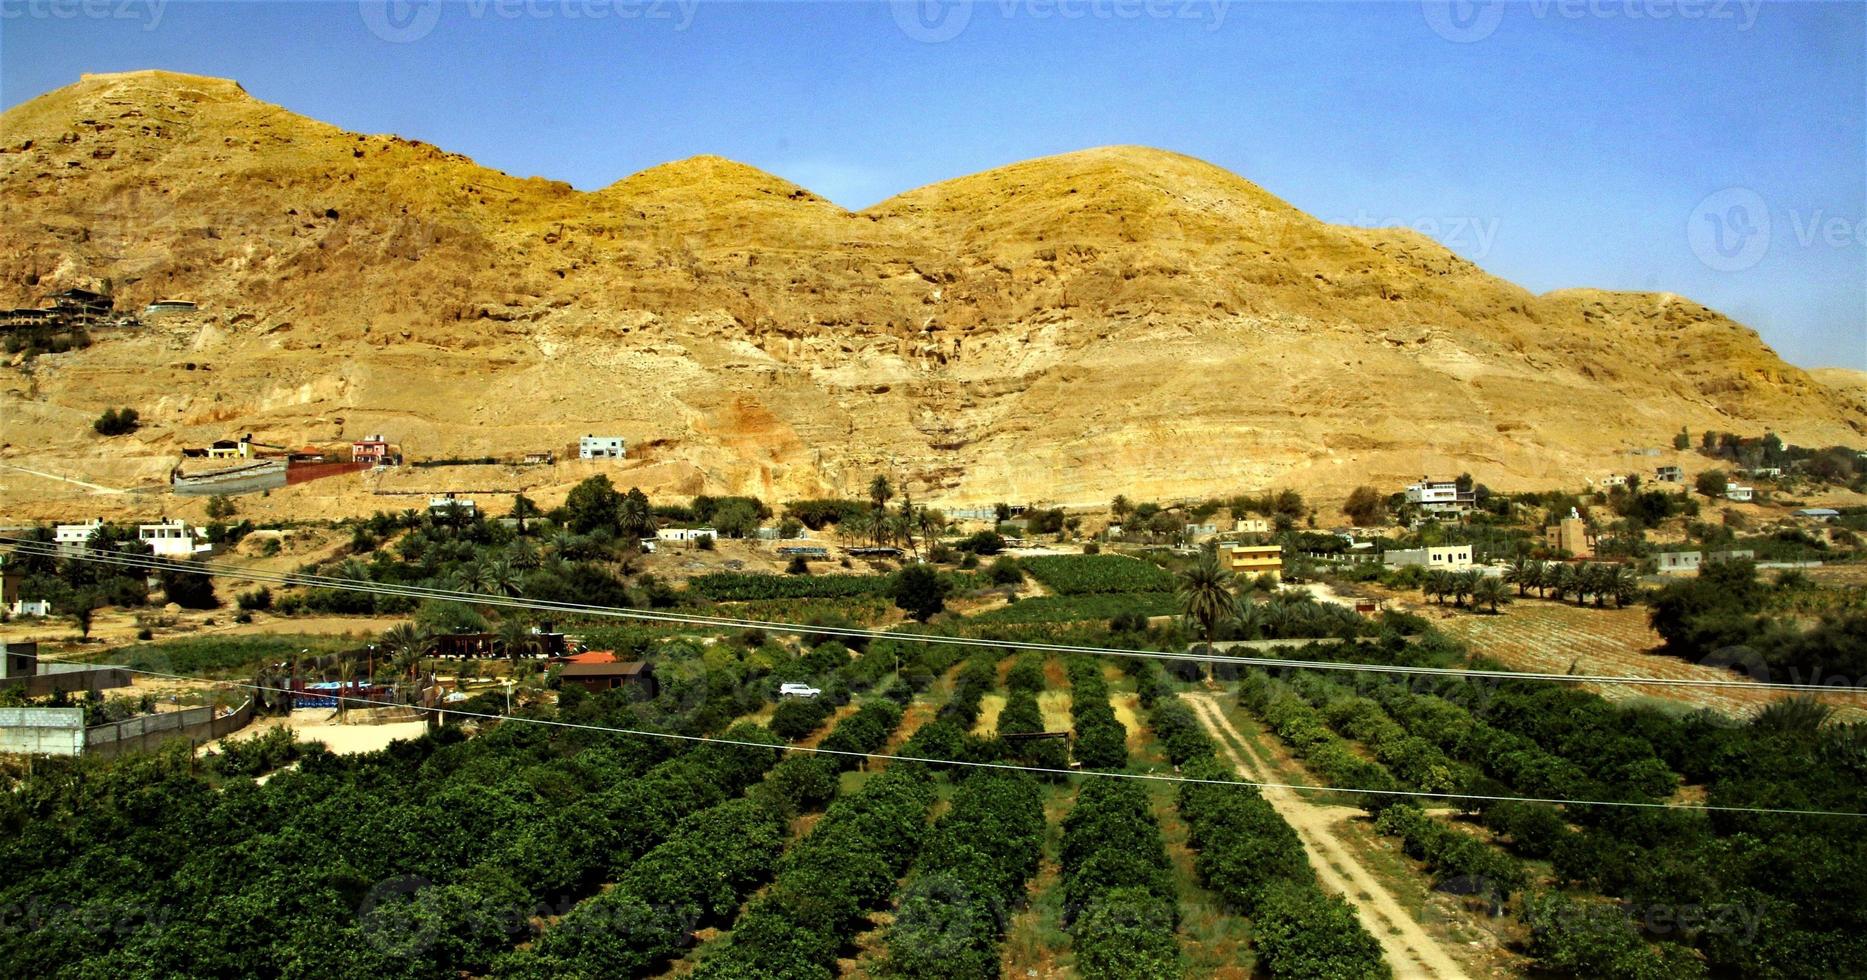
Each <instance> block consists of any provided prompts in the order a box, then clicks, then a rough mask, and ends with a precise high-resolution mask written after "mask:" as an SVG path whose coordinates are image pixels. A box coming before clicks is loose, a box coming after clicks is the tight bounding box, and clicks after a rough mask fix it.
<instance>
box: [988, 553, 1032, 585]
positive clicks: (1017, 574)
mask: <svg viewBox="0 0 1867 980" xmlns="http://www.w3.org/2000/svg"><path fill="white" fill-rule="evenodd" d="M986 578H988V579H990V580H991V582H992V584H993V585H1017V584H1019V583H1021V582H1023V581H1024V569H1022V568H1019V567H1018V561H1017V559H1015V558H1012V557H1009V556H1004V557H1001V558H999V559H998V560H997V561H995V562H993V563H992V567H991V568H990V569H988V570H987V571H986Z"/></svg>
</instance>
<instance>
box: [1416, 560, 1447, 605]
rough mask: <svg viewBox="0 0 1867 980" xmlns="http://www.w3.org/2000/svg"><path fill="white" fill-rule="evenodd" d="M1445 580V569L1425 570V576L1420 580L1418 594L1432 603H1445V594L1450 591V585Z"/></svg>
mask: <svg viewBox="0 0 1867 980" xmlns="http://www.w3.org/2000/svg"><path fill="white" fill-rule="evenodd" d="M1446 579H1447V575H1446V570H1445V569H1443V568H1431V569H1427V571H1426V574H1425V575H1424V576H1422V577H1421V578H1420V594H1421V595H1424V596H1425V597H1426V598H1428V599H1431V600H1433V601H1434V602H1437V603H1442V604H1443V603H1444V602H1445V601H1446V593H1448V592H1450V591H1452V588H1451V583H1449V582H1448V581H1446Z"/></svg>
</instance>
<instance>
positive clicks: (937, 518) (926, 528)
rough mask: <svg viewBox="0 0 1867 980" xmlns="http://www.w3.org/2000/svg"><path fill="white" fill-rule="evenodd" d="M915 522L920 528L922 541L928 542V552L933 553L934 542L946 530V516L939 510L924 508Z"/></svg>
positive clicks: (916, 516)
mask: <svg viewBox="0 0 1867 980" xmlns="http://www.w3.org/2000/svg"><path fill="white" fill-rule="evenodd" d="M914 521H915V523H916V524H917V525H918V526H919V527H920V530H921V540H923V541H925V542H927V550H928V551H932V550H933V543H934V540H935V539H937V538H939V537H940V532H942V531H945V530H946V515H945V514H942V513H940V512H939V511H937V510H933V509H931V508H928V507H922V508H921V509H920V513H919V514H917V515H915V518H914Z"/></svg>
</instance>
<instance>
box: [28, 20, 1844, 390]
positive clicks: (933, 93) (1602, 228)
mask: <svg viewBox="0 0 1867 980" xmlns="http://www.w3.org/2000/svg"><path fill="white" fill-rule="evenodd" d="M89 2H90V4H91V6H89V7H86V6H84V5H83V4H82V3H80V0H0V14H4V17H3V18H0V104H4V105H6V106H12V105H14V104H17V103H19V102H21V101H24V100H26V99H29V98H31V97H33V96H35V95H37V94H39V93H41V92H44V91H48V90H50V89H53V88H57V87H59V86H61V85H65V84H68V83H70V82H72V81H75V80H76V79H77V77H78V75H79V74H80V73H81V72H85V71H118V70H127V69H134V68H148V67H155V68H168V69H173V70H177V71H187V72H196V73H200V74H208V75H219V76H225V77H231V78H236V79H239V80H240V81H241V82H242V83H243V84H244V85H245V86H246V89H247V91H249V92H251V93H252V94H253V95H255V96H257V97H259V98H262V99H265V100H267V101H271V102H276V103H279V104H281V105H284V106H286V107H287V108H290V109H292V110H294V111H297V112H300V113H303V114H305V115H308V116H312V117H315V118H318V119H322V120H325V121H328V122H331V123H335V124H337V125H339V126H343V127H345V128H347V129H354V130H359V131H364V132H394V133H399V134H401V135H404V136H408V137H412V138H418V139H423V140H427V141H430V142H432V143H435V144H437V145H439V146H441V147H444V148H446V149H449V150H453V151H456V152H461V153H465V154H467V155H469V156H472V157H473V158H475V159H476V160H478V161H480V162H481V163H483V164H486V165H488V166H493V167H497V168H499V169H501V170H505V171H508V172H511V173H515V174H521V175H531V174H538V175H542V176H547V177H553V178H557V179H562V180H568V181H570V182H571V183H573V184H575V185H576V186H578V187H583V188H593V187H600V186H602V185H604V184H607V183H609V182H611V181H614V180H616V179H619V178H621V177H623V176H626V175H628V174H630V173H633V172H635V171H637V170H640V169H643V168H645V167H649V166H653V165H654V164H657V163H661V162H664V161H667V160H671V159H678V158H681V157H685V156H691V155H694V154H698V153H716V154H720V155H722V156H727V157H731V158H733V159H736V160H740V161H743V162H745V163H749V164H752V165H754V166H757V167H761V168H764V169H766V170H770V171H773V172H775V173H778V174H781V175H783V176H785V177H788V178H790V179H792V180H795V181H797V182H799V183H801V184H804V185H806V186H808V187H810V188H812V189H813V190H815V191H817V192H819V193H821V194H823V195H825V196H827V197H829V198H831V199H832V200H835V201H837V202H838V203H840V204H843V205H845V206H849V207H863V206H866V205H868V204H872V203H874V202H875V201H877V200H880V199H882V198H884V197H886V196H888V195H890V194H893V193H896V192H899V191H902V190H906V189H908V188H911V187H916V186H919V185H922V184H926V183H930V182H933V181H937V180H941V179H944V178H947V177H953V176H958V175H960V174H964V173H971V172H974V171H978V170H983V169H987V168H990V167H994V166H998V165H1001V164H1005V163H1010V162H1013V161H1016V160H1021V159H1026V158H1029V157H1034V156H1041V155H1044V154H1049V153H1058V152H1063V151H1068V150H1073V149H1079V148H1082V147H1086V146H1096V145H1102V144H1110V143H1139V144H1146V145H1151V146H1159V147H1164V148H1167V149H1173V150H1178V151H1181V152H1184V153H1190V154H1192V155H1194V156H1198V157H1202V158H1204V159H1207V160H1211V161H1213V162H1215V163H1217V164H1220V165H1221V166H1224V167H1226V168H1228V169H1231V170H1234V171H1236V172H1238V173H1240V174H1243V175H1244V176H1246V177H1249V178H1250V179H1252V180H1254V181H1256V182H1257V183H1259V184H1261V185H1263V186H1264V187H1265V188H1267V189H1268V190H1270V191H1272V192H1273V193H1276V194H1278V195H1280V196H1282V197H1284V198H1285V199H1287V200H1289V201H1291V202H1292V203H1294V204H1296V205H1297V206H1298V207H1301V208H1303V209H1304V210H1307V211H1309V212H1311V213H1313V214H1316V215H1318V216H1320V217H1323V218H1327V219H1330V220H1334V221H1339V222H1345V223H1353V224H1364V225H1392V224H1401V225H1409V226H1413V227H1416V228H1419V229H1420V230H1421V231H1423V232H1426V233H1427V234H1431V235H1433V236H1434V237H1436V238H1438V239H1440V240H1441V241H1442V242H1444V243H1445V244H1446V245H1448V246H1449V247H1451V248H1452V249H1454V250H1455V251H1457V252H1459V253H1460V254H1462V255H1465V256H1466V257H1467V258H1470V259H1472V260H1473V261H1476V262H1477V263H1479V264H1480V265H1481V266H1483V267H1485V268H1486V269H1487V270H1489V271H1491V272H1493V273H1495V274H1497V275H1500V276H1503V277H1505V278H1508V279H1511V280H1513V281H1516V282H1518V283H1521V284H1523V285H1524V286H1526V287H1528V288H1530V289H1533V290H1537V291H1543V290H1549V289H1558V288H1563V287H1568V286H1598V287H1603V288H1617V289H1643V290H1670V291H1673V292H1677V293H1681V294H1684V295H1686V296H1689V297H1691V298H1693V299H1696V300H1699V301H1701V302H1704V303H1706V304H1708V305H1710V306H1713V307H1715V308H1717V309H1719V310H1721V311H1723V312H1725V313H1727V314H1729V315H1731V316H1733V317H1734V318H1736V319H1738V320H1740V321H1742V322H1744V323H1746V324H1749V325H1750V326H1753V327H1755V328H1757V329H1758V330H1759V331H1760V332H1761V333H1762V334H1763V336H1764V339H1765V340H1766V341H1768V342H1769V343H1770V344H1771V345H1772V346H1774V347H1776V349H1777V350H1778V351H1779V352H1781V353H1782V354H1783V355H1784V356H1785V357H1787V358H1788V359H1789V360H1791V361H1793V362H1795V363H1798V364H1802V365H1806V366H1817V365H1831V364H1832V365H1842V366H1847V367H1854V368H1863V369H1867V57H1864V55H1863V52H1864V51H1867V4H1864V3H1861V2H1851V3H1816V2H1776V3H1759V2H1758V0H1535V2H1522V3H1510V4H1502V3H1487V2H1476V3H1450V4H1447V3H1436V2H1427V3H1424V4H1422V3H1411V2H1398V0H1396V2H1381V3H1368V4H1361V3H1347V2H1308V3H1264V2H1235V0H981V2H979V3H976V4H973V5H971V6H965V5H962V4H958V3H939V2H925V3H908V4H900V5H894V4H888V3H865V2H855V0H847V2H837V3H821V4H816V3H801V2H781V0H774V2H710V0H703V2H696V0H568V2H560V0H526V2H521V0H460V2H450V3H446V4H445V5H441V4H433V3H426V2H414V3H405V2H398V0H391V2H387V3H383V2H376V0H364V2H362V3H357V2H338V0H327V2H310V0H306V2H248V3H200V2H185V0H168V2H166V3H165V2H162V0H89Z"/></svg>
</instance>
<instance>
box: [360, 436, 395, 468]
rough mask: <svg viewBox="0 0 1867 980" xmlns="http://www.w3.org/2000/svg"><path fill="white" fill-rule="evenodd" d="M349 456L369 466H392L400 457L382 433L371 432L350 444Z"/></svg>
mask: <svg viewBox="0 0 1867 980" xmlns="http://www.w3.org/2000/svg"><path fill="white" fill-rule="evenodd" d="M350 458H351V460H352V461H354V462H358V463H368V464H370V465H371V466H394V465H395V464H396V461H397V460H399V459H400V457H399V456H397V455H396V453H395V450H394V449H393V447H391V446H390V445H389V440H388V439H385V438H383V435H382V433H380V432H378V433H373V434H371V435H368V436H365V437H363V438H362V439H359V440H357V441H356V442H353V443H351V444H350Z"/></svg>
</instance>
